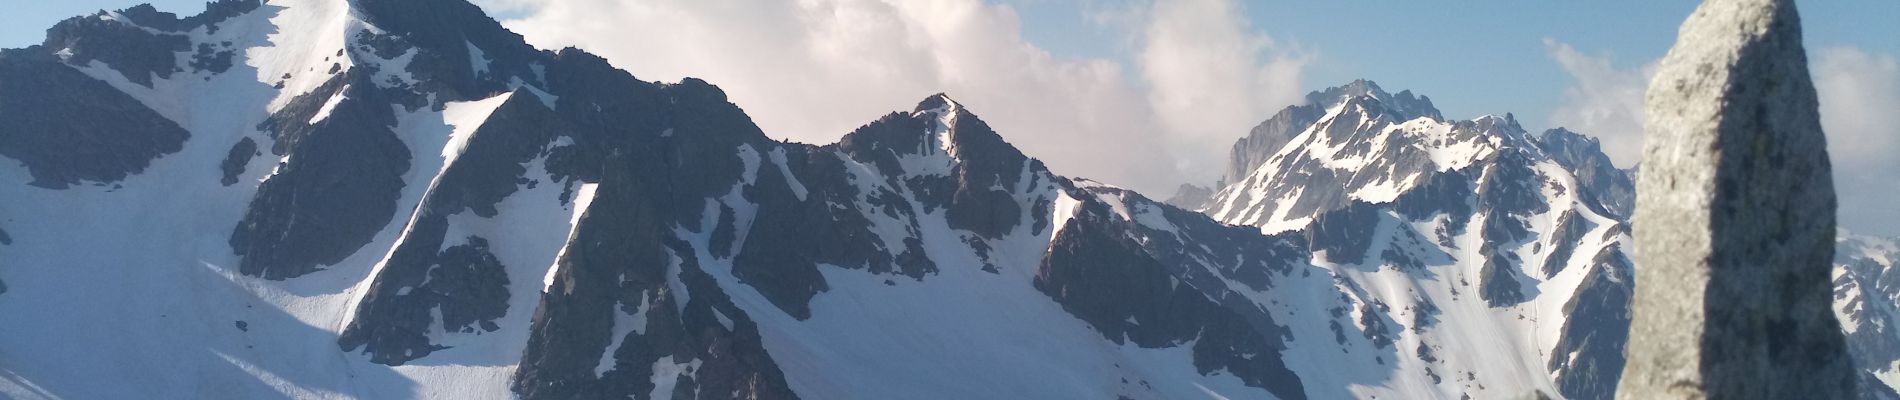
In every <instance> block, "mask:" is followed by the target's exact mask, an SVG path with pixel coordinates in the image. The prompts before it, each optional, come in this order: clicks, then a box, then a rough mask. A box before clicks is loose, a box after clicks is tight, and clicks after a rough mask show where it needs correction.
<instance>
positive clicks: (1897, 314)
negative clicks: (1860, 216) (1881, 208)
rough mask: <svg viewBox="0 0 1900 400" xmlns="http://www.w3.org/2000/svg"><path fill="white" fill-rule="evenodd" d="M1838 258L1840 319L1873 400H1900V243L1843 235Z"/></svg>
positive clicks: (1837, 311) (1837, 308) (1836, 280)
mask: <svg viewBox="0 0 1900 400" xmlns="http://www.w3.org/2000/svg"><path fill="white" fill-rule="evenodd" d="M1838 243H1839V246H1836V247H1835V253H1834V265H1835V269H1834V316H1835V317H1837V318H1839V319H1840V320H1841V329H1842V330H1844V331H1846V333H1847V346H1848V353H1849V354H1851V355H1852V356H1853V357H1854V362H1855V366H1856V367H1859V368H1860V369H1861V371H1862V372H1863V375H1862V386H1861V391H1862V392H1863V394H1864V396H1863V398H1867V399H1883V400H1886V399H1900V393H1895V391H1894V389H1893V388H1894V387H1895V384H1896V383H1900V273H1897V272H1895V270H1894V266H1895V263H1896V262H1900V239H1895V238H1881V237H1869V236H1860V235H1854V234H1850V233H1846V232H1843V233H1842V235H1841V237H1840V239H1839V241H1838Z"/></svg>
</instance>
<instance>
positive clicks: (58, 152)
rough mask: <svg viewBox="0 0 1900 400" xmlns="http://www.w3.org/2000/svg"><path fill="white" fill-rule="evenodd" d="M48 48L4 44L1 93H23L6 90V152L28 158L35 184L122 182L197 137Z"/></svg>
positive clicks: (1, 111) (1, 151)
mask: <svg viewBox="0 0 1900 400" xmlns="http://www.w3.org/2000/svg"><path fill="white" fill-rule="evenodd" d="M140 33H141V34H142V33H143V32H140ZM49 51H51V50H48V48H47V47H40V46H35V47H30V48H26V49H16V50H0V93H17V94H16V95H9V96H0V156H5V157H7V158H11V159H13V160H16V161H18V162H19V163H21V164H25V165H26V168H27V171H28V172H30V173H31V174H32V176H33V182H32V184H33V185H34V186H39V187H45V188H51V189H64V188H67V187H70V186H72V185H78V184H81V183H85V182H90V183H95V184H108V183H114V182H118V181H120V180H124V179H125V178H126V176H129V175H133V174H138V173H140V172H143V171H144V170H145V168H146V167H147V166H150V165H151V163H152V161H153V160H155V159H157V158H159V157H161V156H163V155H166V154H171V153H175V152H178V151H179V150H180V149H182V148H183V145H184V142H185V139H187V138H189V137H190V136H191V134H190V133H189V132H186V131H185V130H184V128H180V127H179V126H178V124H177V123H175V122H173V121H172V120H170V119H167V118H165V117H164V116H162V115H159V114H158V112H156V111H153V110H152V109H151V108H148V107H146V106H145V104H143V103H140V102H139V101H138V100H136V99H133V98H132V96H129V95H126V94H125V93H124V92H120V91H119V90H118V89H114V88H113V87H112V85H109V84H107V83H105V82H101V81H99V80H97V79H93V78H92V77H89V76H86V75H85V74H84V73H81V72H79V71H78V70H74V69H73V68H71V67H69V66H67V65H65V64H62V63H61V62H60V60H59V58H58V57H57V56H54V55H53V54H51V53H49ZM102 51H103V50H102ZM167 56H168V57H169V53H168V54H167Z"/></svg>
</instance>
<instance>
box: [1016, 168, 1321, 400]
mask: <svg viewBox="0 0 1900 400" xmlns="http://www.w3.org/2000/svg"><path fill="white" fill-rule="evenodd" d="M1108 208H1109V206H1108V205H1105V204H1101V203H1093V202H1091V203H1085V204H1083V205H1082V206H1081V209H1080V210H1078V212H1077V215H1076V216H1075V217H1074V219H1071V220H1070V222H1069V224H1068V226H1065V227H1063V228H1062V231H1061V232H1060V233H1058V234H1057V235H1056V237H1055V238H1053V239H1052V242H1051V244H1050V249H1049V253H1048V255H1047V256H1046V257H1044V258H1043V261H1042V265H1041V267H1040V268H1039V269H1038V270H1037V273H1036V279H1035V281H1034V284H1035V287H1036V288H1037V289H1038V290H1041V291H1042V292H1043V293H1045V294H1047V295H1049V296H1050V297H1051V298H1054V299H1055V300H1056V302H1057V303H1059V304H1061V305H1062V307H1063V309H1064V310H1067V311H1068V312H1070V313H1071V314H1074V315H1075V316H1076V317H1077V318H1080V319H1082V320H1083V321H1087V322H1088V323H1089V325H1090V326H1093V327H1094V328H1095V329H1096V330H1097V331H1099V332H1101V333H1102V336H1103V337H1104V338H1106V339H1108V340H1110V341H1113V342H1115V343H1126V342H1132V343H1134V344H1136V345H1138V346H1141V347H1147V348H1157V347H1172V346H1178V345H1183V344H1187V343H1189V342H1190V341H1191V342H1193V346H1194V355H1195V356H1194V362H1195V367H1196V368H1198V369H1199V370H1200V372H1201V373H1203V374H1205V373H1208V372H1211V371H1214V370H1218V369H1223V368H1224V369H1226V370H1227V371H1228V372H1229V373H1232V374H1233V375H1234V376H1236V377H1239V378H1241V380H1242V381H1243V382H1245V383H1246V384H1247V385H1249V386H1254V387H1259V388H1263V389H1266V390H1267V391H1268V392H1270V393H1273V394H1274V395H1275V396H1277V397H1280V398H1289V399H1303V398H1306V394H1305V390H1304V388H1303V387H1302V385H1301V383H1300V380H1299V378H1298V377H1296V376H1294V375H1293V372H1292V371H1291V370H1288V369H1287V368H1286V366H1285V364H1284V362H1283V361H1282V360H1281V359H1280V357H1279V353H1280V352H1281V350H1283V349H1284V344H1282V343H1279V341H1278V340H1274V339H1277V338H1278V337H1277V336H1276V335H1262V334H1261V333H1260V332H1261V331H1262V330H1261V328H1263V327H1261V326H1259V325H1256V324H1254V323H1251V322H1249V321H1248V319H1247V318H1244V317H1242V316H1241V315H1239V314H1237V313H1236V312H1235V311H1234V310H1232V309H1230V308H1229V307H1227V306H1223V305H1221V304H1218V303H1216V302H1214V301H1211V300H1210V299H1209V298H1208V297H1207V296H1206V295H1205V294H1203V293H1202V292H1201V291H1200V290H1198V289H1195V286H1193V285H1192V284H1191V283H1188V282H1184V281H1183V280H1182V279H1180V278H1177V277H1175V276H1174V275H1172V274H1171V273H1169V272H1168V267H1166V266H1164V265H1163V264H1162V263H1161V262H1160V261H1158V260H1155V259H1153V258H1151V257H1147V256H1145V254H1144V252H1143V250H1142V247H1141V245H1140V244H1138V243H1135V242H1134V241H1132V240H1129V239H1128V238H1126V237H1123V236H1122V234H1120V233H1119V232H1120V231H1119V230H1118V229H1114V228H1112V225H1111V223H1110V221H1111V219H1110V217H1109V215H1110V214H1112V213H1113V211H1110V210H1109V209H1108ZM1208 222H1210V223H1211V221H1208ZM1256 310H1257V309H1256ZM1261 314H1264V313H1261ZM1265 322H1266V323H1271V320H1270V319H1268V320H1266V321H1265ZM1266 328H1268V330H1266V331H1267V332H1279V331H1281V330H1283V329H1284V328H1279V327H1277V326H1270V327H1266Z"/></svg>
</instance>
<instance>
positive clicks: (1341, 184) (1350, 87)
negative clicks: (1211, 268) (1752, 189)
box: [1171, 81, 1900, 399]
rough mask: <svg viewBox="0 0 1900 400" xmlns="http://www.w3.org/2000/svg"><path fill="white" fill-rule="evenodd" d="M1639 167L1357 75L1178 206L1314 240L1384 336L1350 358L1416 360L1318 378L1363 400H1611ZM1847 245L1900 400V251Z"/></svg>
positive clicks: (1625, 321)
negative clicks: (1389, 371) (1521, 397)
mask: <svg viewBox="0 0 1900 400" xmlns="http://www.w3.org/2000/svg"><path fill="white" fill-rule="evenodd" d="M1635 174H1636V170H1635V168H1629V169H1619V168H1617V167H1616V166H1614V165H1612V163H1611V162H1610V159H1609V157H1608V156H1606V155H1605V154H1603V152H1602V150H1601V145H1600V144H1599V143H1598V142H1597V140H1596V139H1594V138H1591V137H1588V136H1584V135H1581V134H1578V133H1575V132H1571V131H1568V130H1565V129H1562V128H1557V129H1550V130H1546V131H1543V132H1541V133H1526V132H1525V130H1524V129H1523V128H1521V127H1519V126H1518V124H1517V122H1516V121H1515V119H1514V118H1512V117H1511V116H1510V115H1508V114H1507V115H1506V116H1504V117H1495V116H1486V117H1480V118H1477V119H1473V120H1465V121H1458V120H1448V119H1445V118H1443V117H1442V116H1440V113H1439V112H1438V111H1437V110H1436V109H1434V108H1433V107H1432V106H1431V104H1430V100H1429V99H1428V98H1425V97H1422V96H1417V97H1415V96H1414V95H1412V94H1411V93H1409V92H1400V93H1399V94H1397V95H1393V94H1390V93H1387V92H1385V91H1384V90H1382V89H1381V88H1379V87H1378V85H1376V84H1374V83H1372V82H1369V81H1355V82H1352V83H1349V84H1347V85H1345V86H1341V87H1336V88H1331V89H1328V90H1324V91H1318V92H1314V93H1312V94H1309V95H1308V97H1307V103H1305V104H1302V105H1298V106H1294V107H1289V108H1287V109H1286V110H1283V111H1281V112H1280V113H1278V114H1276V115H1274V116H1273V117H1272V118H1271V119H1268V120H1267V121H1265V122H1263V123H1262V124H1260V126H1259V127H1256V128H1254V130H1253V131H1252V132H1251V133H1250V134H1249V135H1248V136H1247V137H1245V138H1243V139H1241V140H1240V141H1239V142H1238V143H1236V144H1235V145H1234V150H1233V159H1232V161H1231V163H1230V169H1229V171H1228V172H1227V175H1226V176H1225V177H1224V178H1223V179H1222V183H1221V186H1220V187H1219V188H1217V189H1216V190H1217V191H1216V192H1214V193H1213V194H1212V195H1211V196H1206V195H1200V194H1199V193H1198V192H1197V191H1196V189H1198V188H1193V187H1191V186H1188V187H1184V188H1183V190H1182V194H1180V195H1177V196H1176V197H1175V199H1174V200H1171V202H1174V203H1176V204H1181V205H1183V206H1187V207H1198V208H1200V209H1201V211H1202V212H1205V213H1207V214H1209V215H1212V216H1214V217H1215V218H1216V219H1219V220H1221V221H1224V222H1229V223H1234V224H1240V225H1249V226H1254V227H1257V228H1259V229H1260V230H1261V231H1263V232H1264V233H1268V234H1274V233H1281V234H1287V233H1298V234H1300V235H1303V236H1305V237H1306V238H1307V239H1308V241H1307V243H1308V246H1309V249H1310V250H1312V254H1313V257H1314V258H1313V264H1314V265H1316V266H1319V267H1320V268H1322V269H1323V270H1325V271H1327V273H1328V274H1329V275H1331V276H1333V277H1335V278H1334V281H1335V286H1336V287H1337V288H1339V290H1340V291H1341V292H1344V293H1348V294H1353V295H1355V296H1353V297H1351V298H1350V299H1348V301H1349V303H1350V304H1351V306H1350V307H1351V308H1350V309H1351V310H1352V311H1353V312H1354V313H1355V314H1354V318H1355V320H1357V321H1360V322H1359V323H1358V324H1357V325H1356V326H1355V327H1356V328H1357V329H1358V330H1359V331H1361V332H1364V333H1366V334H1367V335H1368V337H1371V336H1373V335H1375V334H1376V335H1382V336H1383V337H1384V339H1383V340H1379V341H1377V342H1374V343H1372V346H1371V347H1370V348H1368V347H1366V346H1363V345H1361V346H1354V345H1352V344H1350V343H1342V346H1341V347H1345V348H1346V351H1347V352H1348V353H1352V352H1355V351H1368V350H1375V349H1379V348H1382V347H1380V346H1391V347H1393V348H1394V350H1393V351H1396V352H1397V353H1398V354H1403V355H1407V356H1408V357H1407V358H1404V359H1401V360H1399V361H1398V362H1397V363H1396V366H1395V367H1390V368H1393V369H1394V370H1396V371H1397V372H1396V373H1394V374H1393V375H1391V377H1390V378H1389V379H1386V380H1383V381H1373V382H1350V381H1348V382H1325V383H1320V382H1313V380H1312V379H1309V381H1308V383H1309V384H1310V385H1339V384H1342V383H1343V384H1346V385H1348V386H1351V387H1353V388H1354V389H1353V394H1354V396H1358V397H1372V396H1379V397H1399V398H1419V397H1439V398H1455V397H1462V396H1466V395H1469V396H1471V397H1475V398H1493V397H1507V396H1512V395H1513V393H1529V392H1531V391H1542V392H1544V393H1546V394H1553V395H1561V396H1562V397H1566V398H1573V399H1600V398H1609V397H1610V396H1611V395H1612V394H1614V391H1615V388H1616V383H1617V380H1618V378H1619V374H1620V372H1621V370H1622V367H1623V363H1624V360H1623V345H1624V342H1625V341H1626V340H1627V335H1628V333H1627V330H1628V326H1629V321H1630V320H1629V318H1630V314H1629V307H1630V301H1631V296H1632V293H1633V286H1632V285H1633V284H1634V282H1633V280H1632V279H1631V277H1632V276H1634V274H1633V268H1640V266H1636V265H1633V263H1632V259H1631V257H1630V252H1629V249H1630V248H1631V247H1630V246H1633V245H1635V244H1634V243H1632V242H1631V240H1630V237H1629V234H1628V232H1629V228H1628V217H1629V214H1630V211H1631V210H1632V209H1633V208H1634V201H1635V185H1634V184H1633V178H1634V175H1635ZM1197 195H1198V196H1199V197H1197ZM1203 197H1204V198H1205V200H1200V198H1203ZM1843 235H1844V236H1843V239H1842V240H1841V241H1840V246H1839V249H1838V251H1837V262H1836V264H1837V267H1838V269H1837V270H1836V280H1835V284H1836V287H1837V295H1836V300H1837V301H1836V306H1837V307H1836V308H1837V312H1839V313H1840V314H1839V316H1840V318H1841V320H1842V321H1844V325H1846V331H1847V335H1848V340H1849V343H1850V347H1851V348H1852V353H1853V354H1854V355H1855V357H1856V359H1857V360H1858V361H1859V362H1860V367H1861V368H1862V369H1863V371H1865V375H1864V381H1865V382H1867V383H1868V384H1866V385H1864V387H1863V392H1864V393H1865V398H1869V399H1894V398H1900V395H1895V394H1894V391H1893V390H1892V389H1891V388H1892V387H1893V384H1894V383H1900V378H1897V377H1900V373H1896V370H1895V368H1896V366H1900V330H1895V329H1893V328H1890V327H1892V326H1900V311H1896V310H1900V285H1896V284H1895V282H1900V274H1889V273H1888V271H1890V270H1891V269H1892V267H1893V265H1894V264H1893V263H1894V262H1895V261H1896V260H1900V245H1897V244H1895V242H1894V241H1893V240H1892V239H1883V238H1869V237H1861V236H1853V235H1851V234H1845V233H1844V234H1843ZM1420 310H1426V311H1420ZM1289 325H1290V326H1292V327H1293V329H1294V331H1295V332H1296V333H1297V332H1298V331H1299V329H1300V327H1303V326H1306V323H1304V322H1301V321H1295V322H1291V323H1290V324H1289ZM1304 351H1306V349H1303V348H1301V347H1300V346H1297V345H1296V346H1295V347H1293V348H1291V349H1289V350H1288V353H1289V354H1293V355H1296V356H1297V355H1299V354H1301V353H1302V352H1304ZM1335 362H1337V363H1340V364H1341V366H1340V367H1339V368H1346V369H1352V368H1382V365H1384V364H1385V362H1386V360H1381V359H1377V358H1375V359H1373V360H1371V361H1370V362H1368V361H1366V360H1364V359H1363V357H1361V358H1354V357H1350V356H1347V357H1341V358H1339V359H1337V360H1335ZM1302 372H1303V371H1302ZM1467 372H1469V373H1470V374H1469V375H1467ZM1447 376H1452V377H1456V378H1463V379H1457V380H1455V381H1454V380H1448V379H1445V377H1447ZM1302 377H1309V375H1302Z"/></svg>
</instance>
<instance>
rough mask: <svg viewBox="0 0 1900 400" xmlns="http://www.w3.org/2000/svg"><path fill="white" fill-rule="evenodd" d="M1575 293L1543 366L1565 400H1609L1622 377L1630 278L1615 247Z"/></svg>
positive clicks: (1625, 262)
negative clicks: (1554, 378)
mask: <svg viewBox="0 0 1900 400" xmlns="http://www.w3.org/2000/svg"><path fill="white" fill-rule="evenodd" d="M1592 262H1593V263H1595V264H1596V266H1597V268H1595V269H1591V270H1590V273H1589V274H1587V275H1584V277H1583V283H1581V284H1579V285H1578V286H1577V293H1576V294H1575V295H1573V296H1571V297H1570V301H1569V302H1567V303H1564V316H1565V318H1564V326H1563V331H1564V333H1563V335H1562V336H1560V337H1559V339H1558V341H1557V345H1556V347H1554V348H1552V349H1551V356H1550V362H1549V364H1548V367H1549V369H1550V371H1551V372H1552V373H1555V374H1556V376H1557V377H1556V382H1555V383H1556V384H1557V390H1558V392H1559V393H1562V394H1563V395H1564V398H1569V399H1579V400H1586V399H1609V398H1612V397H1614V395H1615V394H1616V384H1617V380H1619V379H1621V378H1622V375H1623V363H1624V357H1623V351H1622V350H1623V346H1624V344H1625V343H1627V342H1628V341H1629V330H1628V327H1629V324H1630V302H1631V299H1632V297H1633V296H1634V294H1635V283H1636V282H1635V279H1634V276H1633V271H1632V269H1633V268H1632V265H1631V264H1630V260H1629V258H1628V257H1626V256H1624V255H1623V252H1622V251H1620V250H1619V249H1617V247H1615V246H1611V247H1607V248H1604V249H1603V251H1602V252H1600V253H1598V254H1597V256H1596V258H1595V259H1594V260H1593V261H1592Z"/></svg>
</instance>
